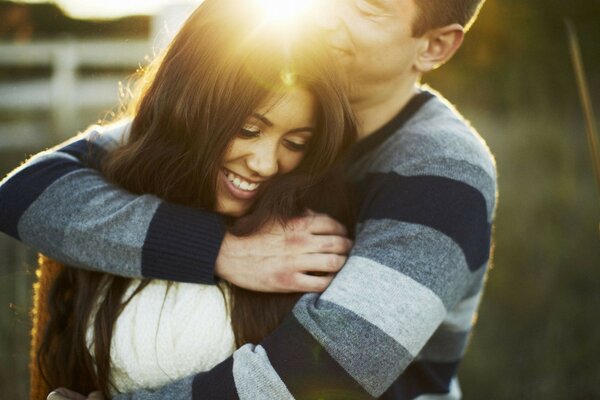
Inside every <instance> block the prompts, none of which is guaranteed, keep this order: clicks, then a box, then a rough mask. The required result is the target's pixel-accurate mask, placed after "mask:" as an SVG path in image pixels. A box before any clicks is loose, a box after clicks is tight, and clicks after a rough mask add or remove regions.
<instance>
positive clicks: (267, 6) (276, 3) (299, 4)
mask: <svg viewBox="0 0 600 400" xmlns="http://www.w3.org/2000/svg"><path fill="white" fill-rule="evenodd" d="M254 1H256V2H257V3H258V4H259V5H260V6H261V7H262V9H263V10H264V12H265V16H266V19H267V20H268V21H269V22H275V23H280V24H286V23H290V22H294V21H298V20H299V18H300V17H302V16H303V15H306V14H307V13H308V12H310V10H311V9H313V8H314V6H315V4H316V0H254Z"/></svg>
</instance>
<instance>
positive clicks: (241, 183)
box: [227, 172, 260, 192]
mask: <svg viewBox="0 0 600 400" xmlns="http://www.w3.org/2000/svg"><path fill="white" fill-rule="evenodd" d="M227 179H228V180H229V182H231V183H233V186H235V187H236V188H238V189H242V190H245V191H246V192H253V191H255V190H256V189H258V187H259V186H260V183H250V182H247V181H245V180H243V179H240V177H239V176H237V175H235V174H233V173H231V172H228V173H227Z"/></svg>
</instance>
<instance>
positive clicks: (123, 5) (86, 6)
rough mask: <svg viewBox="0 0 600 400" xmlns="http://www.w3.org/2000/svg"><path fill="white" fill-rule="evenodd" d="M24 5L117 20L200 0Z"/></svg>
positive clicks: (62, 1) (28, 0)
mask: <svg viewBox="0 0 600 400" xmlns="http://www.w3.org/2000/svg"><path fill="white" fill-rule="evenodd" d="M21 1H22V2H25V3H47V2H52V3H56V4H58V5H59V6H60V7H61V8H62V9H63V10H64V11H65V12H66V13H67V14H68V15H70V16H72V17H76V18H117V17H122V16H125V15H133V14H154V13H155V12H156V11H158V10H159V9H161V8H162V7H164V6H166V5H172V4H179V3H183V4H199V3H201V1H202V0H175V1H173V0H52V1H48V0H21Z"/></svg>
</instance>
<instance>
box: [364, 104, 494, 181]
mask: <svg viewBox="0 0 600 400" xmlns="http://www.w3.org/2000/svg"><path fill="white" fill-rule="evenodd" d="M374 153H377V157H376V158H375V156H374ZM366 158H369V159H370V161H371V162H370V163H369V162H366V161H365V160H364V159H361V160H359V162H360V164H361V165H362V166H364V167H367V169H368V172H389V171H391V170H392V169H394V168H396V167H397V166H399V165H403V164H407V163H408V164H410V163H413V162H419V163H421V161H422V160H430V159H434V160H438V159H453V160H456V161H463V162H466V163H467V164H471V165H474V166H478V167H480V168H481V169H482V170H483V171H485V173H486V174H487V175H488V176H489V177H491V178H492V179H493V180H495V178H496V165H495V162H494V158H493V156H492V154H491V152H490V150H489V148H488V146H487V144H486V143H485V142H484V141H483V139H482V138H481V136H479V134H478V133H477V132H476V131H475V130H474V129H472V127H470V125H468V123H466V121H465V120H464V119H462V118H461V117H460V115H459V114H458V113H454V112H453V111H451V109H450V108H449V107H448V105H447V104H445V103H443V102H442V101H440V99H439V98H438V99H432V100H430V101H428V102H427V103H426V104H425V105H424V106H423V107H422V108H421V109H420V110H419V112H418V113H417V115H416V116H415V117H414V118H412V119H411V120H409V121H408V122H407V123H406V125H405V126H404V127H403V128H402V129H401V130H400V131H398V132H397V133H396V134H394V135H393V136H391V137H390V139H388V140H387V141H385V142H384V143H383V144H382V145H381V146H379V147H378V148H377V149H376V150H375V151H373V152H372V153H371V154H369V155H367V156H366ZM364 172H367V171H364ZM460 180H462V179H460Z"/></svg>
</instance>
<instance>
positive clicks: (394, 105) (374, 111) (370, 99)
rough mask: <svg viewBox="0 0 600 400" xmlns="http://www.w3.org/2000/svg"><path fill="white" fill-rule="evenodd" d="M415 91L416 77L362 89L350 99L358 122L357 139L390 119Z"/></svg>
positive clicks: (369, 133)
mask: <svg viewBox="0 0 600 400" xmlns="http://www.w3.org/2000/svg"><path fill="white" fill-rule="evenodd" d="M417 91H418V89H417V80H416V79H415V80H408V81H404V82H402V83H400V84H398V83H395V84H394V83H391V84H388V85H385V86H384V85H379V86H377V87H371V88H364V89H362V90H361V93H360V95H358V96H356V97H355V98H353V99H352V108H353V110H354V113H355V114H356V117H357V119H358V122H359V127H358V137H359V139H364V138H365V137H367V136H369V135H371V134H372V133H374V132H376V131H377V130H378V129H379V128H381V127H382V126H384V125H385V124H387V123H388V122H389V121H391V120H392V118H394V117H395V116H396V115H397V114H398V113H399V112H400V110H402V109H403V108H404V107H405V106H406V104H407V103H408V102H409V101H410V99H411V98H412V97H413V96H414V95H415V94H416V93H417Z"/></svg>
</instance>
